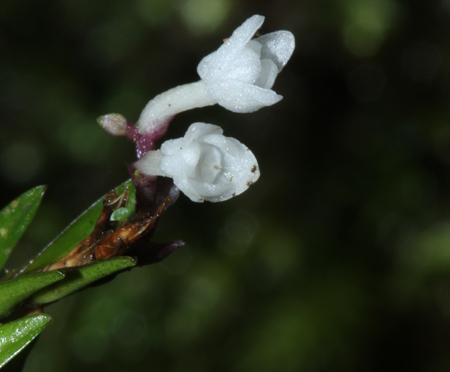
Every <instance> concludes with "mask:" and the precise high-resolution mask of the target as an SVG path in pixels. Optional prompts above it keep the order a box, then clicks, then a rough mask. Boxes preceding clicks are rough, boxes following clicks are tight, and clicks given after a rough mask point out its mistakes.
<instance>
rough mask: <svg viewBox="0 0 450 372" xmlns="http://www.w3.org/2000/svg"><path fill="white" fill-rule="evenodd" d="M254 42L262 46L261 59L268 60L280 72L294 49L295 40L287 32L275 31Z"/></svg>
mask: <svg viewBox="0 0 450 372" xmlns="http://www.w3.org/2000/svg"><path fill="white" fill-rule="evenodd" d="M254 40H255V41H258V42H260V43H261V44H262V50H261V59H270V60H272V61H273V62H275V64H276V65H277V67H278V72H280V71H281V70H282V69H283V67H284V66H286V63H288V61H289V59H290V58H291V55H292V53H293V51H294V49H295V38H294V35H292V33H290V32H289V31H276V32H272V33H270V34H266V35H263V36H260V37H258V38H256V39H254Z"/></svg>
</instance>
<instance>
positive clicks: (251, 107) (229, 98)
mask: <svg viewBox="0 0 450 372" xmlns="http://www.w3.org/2000/svg"><path fill="white" fill-rule="evenodd" d="M208 92H209V94H210V95H211V97H213V98H214V99H215V100H217V102H218V103H219V105H221V106H223V107H225V108H226V109H227V110H230V111H233V112H240V113H249V112H254V111H257V110H259V109H260V108H262V107H264V106H271V105H273V104H275V103H277V102H279V101H281V100H282V99H283V97H282V96H280V95H278V94H276V93H275V92H274V91H273V90H270V89H264V88H261V87H258V86H255V85H253V84H249V83H243V82H240V81H233V80H223V81H215V82H212V83H210V84H208Z"/></svg>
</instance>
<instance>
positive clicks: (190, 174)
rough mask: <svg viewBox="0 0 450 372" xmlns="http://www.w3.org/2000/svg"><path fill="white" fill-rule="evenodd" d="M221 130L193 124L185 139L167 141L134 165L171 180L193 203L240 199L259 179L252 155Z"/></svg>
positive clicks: (213, 126)
mask: <svg viewBox="0 0 450 372" xmlns="http://www.w3.org/2000/svg"><path fill="white" fill-rule="evenodd" d="M222 133H223V131H222V129H221V128H220V127H218V126H216V125H212V124H205V123H194V124H192V125H191V126H190V127H189V129H188V131H187V132H186V134H185V136H184V137H183V138H178V139H175V140H169V141H166V142H165V143H164V144H163V145H162V146H161V150H159V151H151V152H149V153H148V154H146V155H145V156H144V157H143V158H142V159H140V160H139V161H138V162H136V163H135V165H136V167H137V168H138V169H140V170H141V171H143V172H144V173H146V174H149V175H162V176H166V177H171V178H173V180H174V183H175V185H176V186H177V187H178V188H179V189H180V190H181V191H182V192H184V193H185V194H186V195H187V196H188V197H189V198H190V199H191V200H192V201H195V202H203V201H204V200H207V201H211V202H219V201H224V200H228V199H230V198H232V197H233V196H236V195H239V194H241V193H242V192H244V191H245V190H247V189H248V188H249V186H251V185H252V184H253V183H254V182H256V181H257V180H258V178H259V175H260V173H259V167H258V163H257V161H256V159H255V156H254V155H253V153H252V152H251V151H250V150H249V149H248V148H247V147H246V146H244V145H243V144H242V143H241V142H239V141H238V140H236V139H234V138H230V137H225V136H224V135H223V134H222Z"/></svg>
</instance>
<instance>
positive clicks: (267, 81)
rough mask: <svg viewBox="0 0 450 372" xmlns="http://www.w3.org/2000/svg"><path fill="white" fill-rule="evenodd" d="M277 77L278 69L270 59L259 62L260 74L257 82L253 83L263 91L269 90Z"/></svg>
mask: <svg viewBox="0 0 450 372" xmlns="http://www.w3.org/2000/svg"><path fill="white" fill-rule="evenodd" d="M277 75H278V68H277V65H276V64H275V62H273V61H272V60H270V59H263V60H261V74H260V75H259V78H258V80H256V81H255V85H256V86H258V87H261V88H264V89H270V88H272V87H273V84H274V83H275V79H276V78H277Z"/></svg>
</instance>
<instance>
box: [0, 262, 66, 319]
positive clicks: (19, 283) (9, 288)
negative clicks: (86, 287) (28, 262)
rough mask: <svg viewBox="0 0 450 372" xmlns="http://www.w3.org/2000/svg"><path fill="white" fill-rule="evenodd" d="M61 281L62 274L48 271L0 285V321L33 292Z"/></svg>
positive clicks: (20, 277)
mask: <svg viewBox="0 0 450 372" xmlns="http://www.w3.org/2000/svg"><path fill="white" fill-rule="evenodd" d="M61 279H64V274H63V273H61V272H59V271H48V272H45V273H36V274H30V275H24V276H19V277H18V278H16V279H11V280H7V281H5V282H1V283H0V319H1V318H4V317H6V316H8V315H9V314H10V313H11V312H12V311H13V310H14V309H15V307H16V306H18V305H19V304H20V303H21V302H22V301H24V300H25V299H27V298H28V297H30V296H31V295H32V294H34V293H35V292H37V291H39V290H41V289H42V288H45V287H47V286H49V285H51V284H53V283H55V282H57V281H59V280H61Z"/></svg>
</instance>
